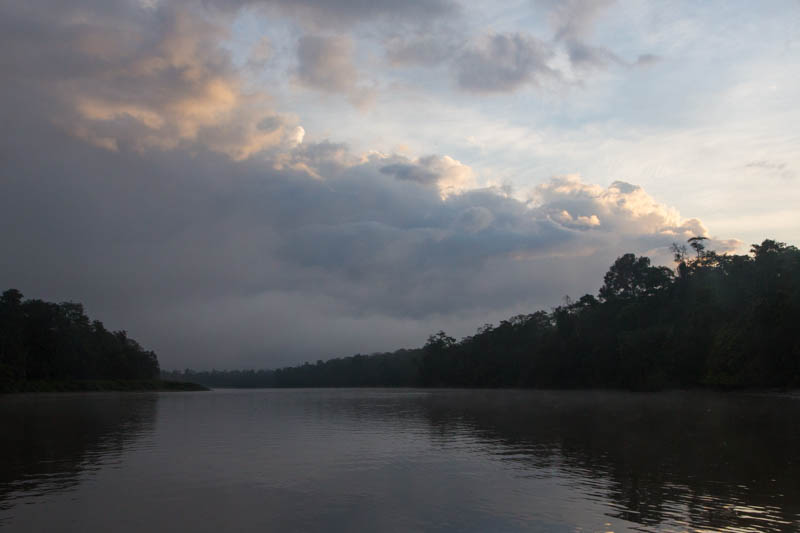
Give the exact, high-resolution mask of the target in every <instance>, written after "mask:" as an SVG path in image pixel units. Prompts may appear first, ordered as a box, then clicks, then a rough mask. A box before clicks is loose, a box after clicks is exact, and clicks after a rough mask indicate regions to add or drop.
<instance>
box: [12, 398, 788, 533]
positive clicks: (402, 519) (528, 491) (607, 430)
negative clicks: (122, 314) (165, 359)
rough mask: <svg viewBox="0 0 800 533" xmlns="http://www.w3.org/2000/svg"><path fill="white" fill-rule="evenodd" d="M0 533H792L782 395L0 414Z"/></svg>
mask: <svg viewBox="0 0 800 533" xmlns="http://www.w3.org/2000/svg"><path fill="white" fill-rule="evenodd" d="M0 454H2V455H1V456H0V457H1V458H0V530H3V531H6V530H8V531H14V532H17V531H19V532H26V531H31V532H44V531H47V532H59V531H75V532H104V533H105V532H110V531H114V532H125V531H165V532H166V531H169V532H173V531H192V532H203V531H215V532H216V531H242V532H245V531H259V532H265V531H281V532H283V531H403V532H405V531H481V532H483V531H490V532H493V531H628V530H636V531H684V530H710V531H798V530H800V397H797V396H791V395H787V396H780V395H739V394H736V395H720V394H705V393H660V394H627V393H612V392H538V391H534V392H527V391H422V390H374V389H373V390H352V389H347V390H258V391H224V390H223V391H214V392H210V393H160V394H159V393H142V394H130V393H129V394H76V395H69V394H63V395H61V394H54V395H12V396H5V397H0Z"/></svg>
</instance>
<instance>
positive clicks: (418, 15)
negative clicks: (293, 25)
mask: <svg viewBox="0 0 800 533" xmlns="http://www.w3.org/2000/svg"><path fill="white" fill-rule="evenodd" d="M211 2H213V3H214V4H215V5H217V6H219V7H221V8H223V9H230V8H232V7H233V8H239V7H242V6H256V7H271V8H277V9H278V10H279V11H280V12H281V13H284V14H288V15H290V16H292V17H295V18H297V19H300V20H302V21H304V22H306V23H308V24H312V25H313V26H314V27H316V28H319V29H321V28H330V27H331V26H337V27H347V26H352V25H355V24H358V23H360V22H364V21H370V20H372V21H374V20H376V19H378V20H381V19H382V20H386V21H391V22H392V23H393V24H397V23H408V22H410V23H414V24H420V25H425V24H427V23H428V22H430V21H432V20H436V19H439V18H449V17H454V16H457V15H458V13H459V12H460V7H459V5H458V3H456V2H453V1H450V0H408V1H405V2H395V1H392V0H373V1H364V0H211Z"/></svg>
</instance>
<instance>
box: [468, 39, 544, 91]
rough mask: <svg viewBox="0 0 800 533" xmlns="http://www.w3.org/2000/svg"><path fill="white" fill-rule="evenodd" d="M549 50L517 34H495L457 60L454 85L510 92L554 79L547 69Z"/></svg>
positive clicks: (542, 44)
mask: <svg viewBox="0 0 800 533" xmlns="http://www.w3.org/2000/svg"><path fill="white" fill-rule="evenodd" d="M552 57H553V52H552V50H551V49H550V47H549V46H548V45H547V44H546V43H544V42H542V41H539V40H538V39H536V38H534V37H532V36H529V35H524V34H520V33H498V34H493V35H489V36H486V37H484V38H483V39H481V40H480V42H478V43H477V44H476V45H475V46H473V47H471V48H470V49H468V50H467V51H465V52H464V54H463V55H462V56H461V57H460V59H459V60H458V63H457V76H458V84H459V86H460V87H461V88H462V89H467V90H470V91H476V92H493V91H510V90H514V89H516V88H518V87H520V86H521V85H523V84H525V83H529V82H532V83H537V84H538V83H541V82H542V81H545V80H550V79H557V78H558V77H559V74H558V72H557V71H556V70H554V69H553V68H551V67H550V66H549V65H548V61H549V60H550V59H551V58H552Z"/></svg>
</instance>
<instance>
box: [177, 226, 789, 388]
mask: <svg viewBox="0 0 800 533" xmlns="http://www.w3.org/2000/svg"><path fill="white" fill-rule="evenodd" d="M703 241H704V239H703V238H701V237H695V238H692V239H690V240H689V246H690V248H691V249H687V247H685V246H679V245H674V246H673V251H674V252H675V260H676V263H677V268H676V269H675V271H674V272H673V271H672V270H671V269H669V268H666V267H659V266H652V265H651V264H650V260H649V259H648V258H646V257H636V256H634V255H633V254H625V255H623V256H622V257H620V258H618V259H617V260H616V261H615V262H614V264H613V265H612V266H611V268H610V269H609V271H608V273H607V274H606V275H605V278H604V283H603V286H602V287H601V289H600V291H599V294H598V295H597V296H592V295H585V296H583V297H581V298H580V299H578V300H577V301H570V300H568V301H567V302H565V303H564V305H561V306H559V307H556V308H555V309H553V310H552V311H551V312H545V311H538V312H536V313H533V314H528V315H519V316H515V317H513V318H510V319H508V320H504V321H502V322H501V323H500V324H499V325H497V326H493V325H489V324H487V325H485V326H483V327H481V328H479V329H478V331H477V332H476V333H475V334H474V335H472V336H469V337H466V338H464V339H462V340H461V341H456V339H454V338H452V337H450V336H448V335H447V334H446V333H444V332H439V333H437V334H435V335H432V336H431V337H430V338H429V339H428V342H427V344H426V345H425V346H424V347H423V348H421V349H419V350H400V351H398V352H394V353H390V354H378V355H372V356H363V355H356V356H353V357H346V358H342V359H333V360H330V361H327V362H322V361H318V362H317V363H316V364H308V363H306V364H305V365H303V366H298V367H293V368H284V369H280V370H274V371H271V370H265V371H258V372H256V371H233V372H214V371H212V372H201V373H198V372H191V371H185V372H184V373H180V372H175V373H169V374H168V376H169V377H171V378H177V379H187V378H188V379H191V380H193V381H197V382H200V383H203V384H206V385H209V386H229V387H237V386H253V387H255V386H277V387H282V386H289V387H296V386H416V385H422V386H444V387H622V388H630V389H657V388H663V387H696V386H721V387H791V386H800V336H798V335H797V334H796V332H795V331H794V328H795V327H797V325H798V324H800V250H798V249H797V248H796V247H794V246H787V245H785V244H784V243H780V242H776V241H773V240H765V241H764V242H762V243H761V244H758V245H753V246H752V248H751V253H750V254H749V255H728V254H717V253H715V252H713V251H709V250H707V249H706V247H705V244H704V242H703Z"/></svg>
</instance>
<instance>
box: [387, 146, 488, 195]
mask: <svg viewBox="0 0 800 533" xmlns="http://www.w3.org/2000/svg"><path fill="white" fill-rule="evenodd" d="M373 159H378V160H384V159H385V160H387V161H391V162H387V164H386V165H384V166H382V167H380V171H381V172H382V173H384V174H388V175H391V176H394V177H395V178H397V179H399V180H406V181H413V182H416V183H420V184H422V185H434V186H436V187H437V188H438V190H439V193H440V195H441V196H442V197H443V198H446V197H447V196H449V195H451V194H456V193H460V192H463V191H465V190H467V189H469V188H473V187H474V186H475V175H474V173H473V171H472V169H471V168H470V167H469V166H467V165H464V164H462V163H461V162H460V161H457V160H455V159H453V158H452V157H450V156H438V155H428V156H425V157H420V158H418V159H416V160H414V161H411V160H408V159H406V158H404V157H399V156H393V157H386V156H382V155H373Z"/></svg>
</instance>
